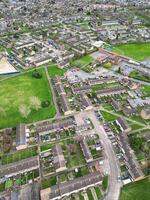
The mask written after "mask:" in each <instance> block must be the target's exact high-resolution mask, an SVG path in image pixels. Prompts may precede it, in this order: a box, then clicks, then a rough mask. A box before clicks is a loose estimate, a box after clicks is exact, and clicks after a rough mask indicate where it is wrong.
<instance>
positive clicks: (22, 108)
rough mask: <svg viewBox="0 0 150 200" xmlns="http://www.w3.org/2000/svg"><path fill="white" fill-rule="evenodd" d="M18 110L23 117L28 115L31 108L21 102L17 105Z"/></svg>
mask: <svg viewBox="0 0 150 200" xmlns="http://www.w3.org/2000/svg"><path fill="white" fill-rule="evenodd" d="M19 112H20V114H21V116H22V117H23V118H27V117H28V115H29V114H30V112H31V110H30V108H29V107H28V106H26V105H25V104H22V105H21V106H20V107H19Z"/></svg>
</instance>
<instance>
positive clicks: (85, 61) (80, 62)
mask: <svg viewBox="0 0 150 200" xmlns="http://www.w3.org/2000/svg"><path fill="white" fill-rule="evenodd" d="M93 61H94V58H93V57H92V56H90V55H86V56H83V57H81V58H79V59H76V60H73V61H72V62H71V64H72V65H74V66H76V67H79V68H82V67H84V66H86V65H89V64H90V63H92V62H93Z"/></svg>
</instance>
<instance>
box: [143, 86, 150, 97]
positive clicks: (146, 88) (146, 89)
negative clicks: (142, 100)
mask: <svg viewBox="0 0 150 200" xmlns="http://www.w3.org/2000/svg"><path fill="white" fill-rule="evenodd" d="M142 91H143V92H144V94H145V96H147V97H150V85H143V87H142Z"/></svg>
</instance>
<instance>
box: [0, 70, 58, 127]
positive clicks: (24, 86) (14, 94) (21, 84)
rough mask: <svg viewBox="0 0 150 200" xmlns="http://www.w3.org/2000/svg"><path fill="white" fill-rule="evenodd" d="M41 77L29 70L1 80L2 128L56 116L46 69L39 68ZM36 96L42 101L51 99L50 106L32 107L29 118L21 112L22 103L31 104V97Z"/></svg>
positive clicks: (0, 105)
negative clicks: (34, 108)
mask: <svg viewBox="0 0 150 200" xmlns="http://www.w3.org/2000/svg"><path fill="white" fill-rule="evenodd" d="M38 71H39V72H40V74H42V78H41V79H36V78H34V77H32V72H27V73H25V74H22V75H18V76H15V77H12V78H9V79H6V80H2V81H1V82H0V110H1V111H2V112H1V113H0V128H4V127H12V126H16V125H17V124H19V123H22V122H24V123H30V122H34V121H39V120H43V119H47V118H51V117H54V115H55V107H54V104H53V100H52V94H51V91H50V87H49V83H48V80H47V77H46V73H45V71H44V69H39V70H38ZM32 96H36V97H38V98H39V99H40V101H45V100H49V101H50V106H49V107H47V108H40V109H39V110H38V111H36V110H33V109H31V112H30V114H29V115H28V117H27V118H23V117H22V116H21V114H20V112H19V107H20V105H22V104H24V105H26V106H30V103H29V98H30V97H32Z"/></svg>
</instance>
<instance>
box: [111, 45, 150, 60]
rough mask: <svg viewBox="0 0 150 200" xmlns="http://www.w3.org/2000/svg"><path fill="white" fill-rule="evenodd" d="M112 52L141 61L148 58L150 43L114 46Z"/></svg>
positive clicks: (149, 55)
mask: <svg viewBox="0 0 150 200" xmlns="http://www.w3.org/2000/svg"><path fill="white" fill-rule="evenodd" d="M113 51H114V52H116V53H119V54H122V55H125V56H128V57H131V58H133V59H135V60H139V61H142V60H145V59H146V58H148V57H150V43H132V44H131V43H130V44H121V45H117V46H115V47H114V49H113Z"/></svg>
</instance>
